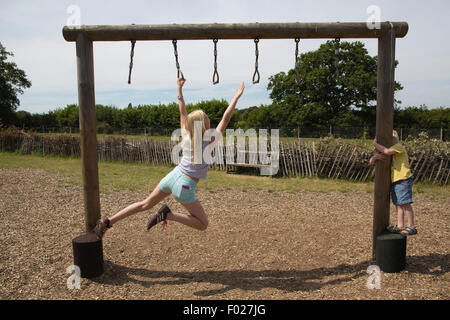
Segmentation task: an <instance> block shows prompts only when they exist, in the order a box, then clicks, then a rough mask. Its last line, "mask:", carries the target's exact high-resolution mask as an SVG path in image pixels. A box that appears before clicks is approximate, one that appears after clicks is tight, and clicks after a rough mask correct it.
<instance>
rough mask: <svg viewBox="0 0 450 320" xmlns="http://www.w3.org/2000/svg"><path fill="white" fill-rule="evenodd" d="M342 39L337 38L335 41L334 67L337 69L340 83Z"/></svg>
mask: <svg viewBox="0 0 450 320" xmlns="http://www.w3.org/2000/svg"><path fill="white" fill-rule="evenodd" d="M340 42H341V39H339V38H336V39H334V56H335V61H334V66H335V67H336V81H337V82H339V49H340V48H339V46H340Z"/></svg>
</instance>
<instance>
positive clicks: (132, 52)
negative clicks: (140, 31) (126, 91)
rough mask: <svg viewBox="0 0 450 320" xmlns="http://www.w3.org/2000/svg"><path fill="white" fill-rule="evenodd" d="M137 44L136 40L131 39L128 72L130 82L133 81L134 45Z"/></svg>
mask: <svg viewBox="0 0 450 320" xmlns="http://www.w3.org/2000/svg"><path fill="white" fill-rule="evenodd" d="M135 45H136V40H131V53H130V71H129V72H128V84H130V83H131V70H132V69H133V58H134V46H135Z"/></svg>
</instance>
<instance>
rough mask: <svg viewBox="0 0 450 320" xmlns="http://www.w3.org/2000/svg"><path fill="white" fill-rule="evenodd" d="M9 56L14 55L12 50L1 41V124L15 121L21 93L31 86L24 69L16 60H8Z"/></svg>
mask: <svg viewBox="0 0 450 320" xmlns="http://www.w3.org/2000/svg"><path fill="white" fill-rule="evenodd" d="M8 56H14V54H13V53H12V52H8V51H6V48H5V47H4V46H3V45H2V44H1V43H0V124H3V125H10V124H14V123H15V113H14V112H15V111H16V109H17V107H18V106H19V104H20V101H19V98H18V97H17V96H18V95H19V94H23V90H24V89H25V88H29V87H31V82H30V81H29V80H28V79H27V77H26V74H25V72H24V71H23V70H21V69H19V68H18V67H17V65H16V64H15V63H14V62H8V61H6V60H7V59H8Z"/></svg>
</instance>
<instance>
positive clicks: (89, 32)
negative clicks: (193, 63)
mask: <svg viewBox="0 0 450 320" xmlns="http://www.w3.org/2000/svg"><path fill="white" fill-rule="evenodd" d="M391 27H393V28H394V34H395V37H396V38H403V37H404V36H405V35H406V34H407V33H408V23H407V22H382V23H380V28H379V29H376V28H375V29H369V28H368V27H367V24H366V23H365V22H334V23H299V22H296V23H233V24H231V23H230V24H219V23H213V24H160V25H97V26H79V27H72V26H65V27H64V28H63V36H64V39H66V40H67V41H76V39H77V36H78V34H80V33H83V34H84V35H85V36H86V37H87V38H88V39H89V40H91V41H130V40H137V41H140V40H173V39H177V40H211V39H215V38H217V39H255V38H259V39H293V38H301V39H320V38H322V39H327V38H328V39H334V38H380V37H381V36H383V35H384V34H385V33H386V32H387V31H388V30H389V29H390V28H391Z"/></svg>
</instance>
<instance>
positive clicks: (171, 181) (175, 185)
mask: <svg viewBox="0 0 450 320" xmlns="http://www.w3.org/2000/svg"><path fill="white" fill-rule="evenodd" d="M196 187H197V181H194V180H192V179H191V178H189V177H188V176H186V175H184V174H183V173H182V172H181V171H180V169H179V168H178V166H177V167H175V168H174V169H173V170H172V171H170V172H169V173H168V174H167V175H166V176H165V177H164V178H163V179H162V180H161V181H160V182H159V188H160V189H161V190H162V191H163V192H165V193H171V194H172V195H173V197H174V198H175V200H177V201H178V202H180V203H183V204H189V203H192V202H195V201H196V200H197V197H196V196H195V188H196Z"/></svg>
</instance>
